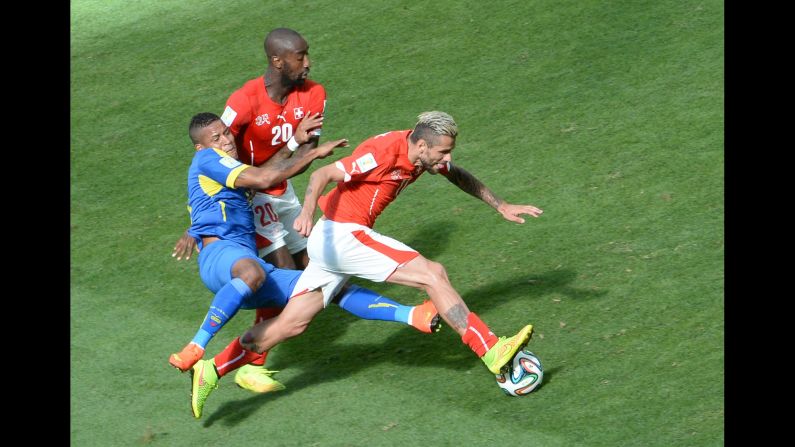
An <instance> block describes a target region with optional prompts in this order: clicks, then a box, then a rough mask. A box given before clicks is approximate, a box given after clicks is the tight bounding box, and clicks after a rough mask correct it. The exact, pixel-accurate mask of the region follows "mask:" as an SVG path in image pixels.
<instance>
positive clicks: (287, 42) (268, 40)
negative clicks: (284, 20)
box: [265, 28, 306, 61]
mask: <svg viewBox="0 0 795 447" xmlns="http://www.w3.org/2000/svg"><path fill="white" fill-rule="evenodd" d="M303 45H306V40H304V38H303V37H302V36H301V35H300V34H298V31H295V30H292V29H290V28H276V29H274V30H273V31H271V32H269V33H268V35H267V36H265V55H266V56H268V61H270V59H271V58H272V57H273V56H281V55H282V54H284V52H285V51H295V50H296V49H297V48H299V47H301V46H303Z"/></svg>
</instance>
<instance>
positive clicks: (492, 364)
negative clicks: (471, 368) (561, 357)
mask: <svg viewBox="0 0 795 447" xmlns="http://www.w3.org/2000/svg"><path fill="white" fill-rule="evenodd" d="M531 335H533V325H532V324H528V325H527V326H525V327H523V328H522V330H521V331H519V333H518V334H516V335H514V336H513V337H500V339H499V341H497V343H496V344H495V345H494V346H492V347H491V349H489V350H488V351H486V353H485V354H484V355H483V357H481V358H480V359H481V360H483V363H485V364H486V367H487V368H488V369H489V371H491V372H492V374H499V373H500V370H501V369H502V367H503V366H505V365H506V364H507V363H508V362H509V361H511V359H512V358H513V356H514V355H515V354H516V352H517V351H519V350H520V349H522V347H524V346H525V345H526V344H527V342H528V341H530V336H531Z"/></svg>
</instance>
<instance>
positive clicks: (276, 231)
mask: <svg viewBox="0 0 795 447" xmlns="http://www.w3.org/2000/svg"><path fill="white" fill-rule="evenodd" d="M251 208H252V209H253V210H254V227H255V230H256V236H255V237H256V240H257V252H258V254H259V257H260V258H262V257H264V256H265V255H267V254H269V253H271V252H273V251H274V250H276V249H278V248H281V247H284V246H285V245H286V246H287V251H289V252H290V254H291V255H293V254H296V253H298V252H299V251H301V250H303V249H304V248H306V238H305V237H303V236H301V235H300V234H298V232H297V231H295V230H294V229H293V222H294V221H295V219H296V218H297V217H298V215H299V214H301V202H299V201H298V196H296V195H295V190H294V189H293V183H292V182H291V181H290V180H287V189H286V190H285V191H284V194H282V195H280V196H272V195H270V194H265V193H264V192H259V191H257V193H256V194H254V198H253V199H252V200H251Z"/></svg>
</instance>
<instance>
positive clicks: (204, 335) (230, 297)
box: [192, 278, 252, 348]
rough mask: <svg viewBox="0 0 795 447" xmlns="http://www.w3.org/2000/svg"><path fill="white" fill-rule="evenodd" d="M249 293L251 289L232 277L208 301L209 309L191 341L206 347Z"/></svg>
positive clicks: (240, 280)
mask: <svg viewBox="0 0 795 447" xmlns="http://www.w3.org/2000/svg"><path fill="white" fill-rule="evenodd" d="M251 293H252V291H251V289H250V288H249V287H248V286H247V285H246V283H245V282H243V280H242V279H240V278H233V279H232V281H230V282H229V284H227V285H225V286H223V287H221V290H219V291H218V293H216V294H215V298H213V302H212V303H210V309H209V310H208V311H207V316H206V317H204V321H203V322H202V325H201V328H200V329H199V331H198V332H196V336H194V337H193V340H192V341H193V343H196V344H197V345H199V346H201V347H202V348H206V347H207V343H209V342H210V339H212V338H213V337H214V336H215V334H216V333H217V332H218V331H220V330H221V328H222V327H224V325H225V324H226V322H227V321H229V320H230V319H232V317H234V316H235V314H236V313H237V311H238V310H239V309H240V305H241V304H242V303H243V300H244V299H246V298H247V297H248V296H249V295H251Z"/></svg>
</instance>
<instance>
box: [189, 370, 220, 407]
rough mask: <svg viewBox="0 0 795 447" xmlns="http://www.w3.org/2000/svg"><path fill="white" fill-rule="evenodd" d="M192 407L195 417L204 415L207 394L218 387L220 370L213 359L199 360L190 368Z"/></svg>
mask: <svg viewBox="0 0 795 447" xmlns="http://www.w3.org/2000/svg"><path fill="white" fill-rule="evenodd" d="M190 380H191V388H190V409H191V411H192V412H193V417H195V418H196V419H199V418H200V417H202V409H203V408H204V402H205V401H206V400H207V396H209V395H210V393H212V392H213V390H214V389H216V388H218V372H217V371H216V370H215V363H213V361H212V360H199V361H198V362H196V364H195V365H193V368H192V369H191V370H190Z"/></svg>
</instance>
